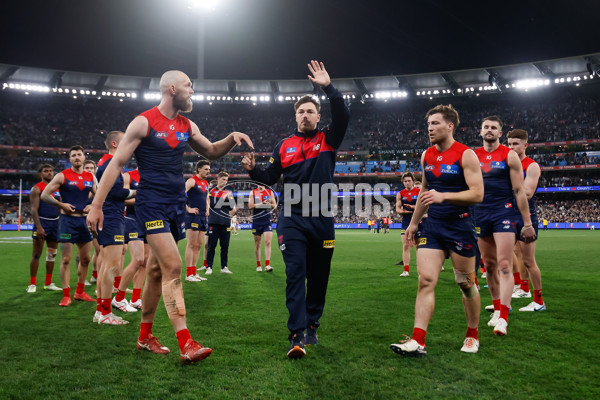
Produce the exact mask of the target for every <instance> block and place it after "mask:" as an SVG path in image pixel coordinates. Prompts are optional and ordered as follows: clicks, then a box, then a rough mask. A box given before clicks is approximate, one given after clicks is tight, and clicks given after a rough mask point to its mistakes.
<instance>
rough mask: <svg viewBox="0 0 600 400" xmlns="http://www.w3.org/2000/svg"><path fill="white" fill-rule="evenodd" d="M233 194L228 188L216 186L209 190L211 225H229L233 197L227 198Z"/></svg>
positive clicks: (209, 219) (209, 222) (209, 217)
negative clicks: (221, 188)
mask: <svg viewBox="0 0 600 400" xmlns="http://www.w3.org/2000/svg"><path fill="white" fill-rule="evenodd" d="M230 195H231V191H229V190H227V189H223V190H219V188H217V187H214V188H213V189H211V191H210V192H209V198H210V214H209V215H208V224H209V225H227V226H229V225H230V223H231V217H230V216H229V211H231V210H232V209H233V207H232V204H231V203H232V202H233V199H227V197H228V196H230Z"/></svg>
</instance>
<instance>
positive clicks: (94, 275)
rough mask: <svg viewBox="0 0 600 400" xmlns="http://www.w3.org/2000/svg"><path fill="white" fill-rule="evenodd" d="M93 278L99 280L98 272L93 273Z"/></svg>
mask: <svg viewBox="0 0 600 400" xmlns="http://www.w3.org/2000/svg"><path fill="white" fill-rule="evenodd" d="M92 276H93V277H94V278H96V279H98V271H92Z"/></svg>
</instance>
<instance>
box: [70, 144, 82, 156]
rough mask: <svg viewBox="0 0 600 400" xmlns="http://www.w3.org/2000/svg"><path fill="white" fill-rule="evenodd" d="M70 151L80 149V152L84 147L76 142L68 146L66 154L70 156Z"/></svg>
mask: <svg viewBox="0 0 600 400" xmlns="http://www.w3.org/2000/svg"><path fill="white" fill-rule="evenodd" d="M72 151H81V152H82V153H85V149H84V148H83V146H82V145H80V144H76V145H75V146H71V147H70V148H69V151H67V154H68V155H69V157H71V152H72Z"/></svg>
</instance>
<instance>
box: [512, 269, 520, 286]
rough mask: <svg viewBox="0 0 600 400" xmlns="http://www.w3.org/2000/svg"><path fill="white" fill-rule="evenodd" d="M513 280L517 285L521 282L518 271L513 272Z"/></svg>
mask: <svg viewBox="0 0 600 400" xmlns="http://www.w3.org/2000/svg"><path fill="white" fill-rule="evenodd" d="M513 281H514V283H515V285H518V284H520V283H521V274H520V273H519V272H513Z"/></svg>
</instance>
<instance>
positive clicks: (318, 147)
mask: <svg viewBox="0 0 600 400" xmlns="http://www.w3.org/2000/svg"><path fill="white" fill-rule="evenodd" d="M320 148H321V143H318V144H315V145H314V146H313V151H317V150H319V149H320Z"/></svg>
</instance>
